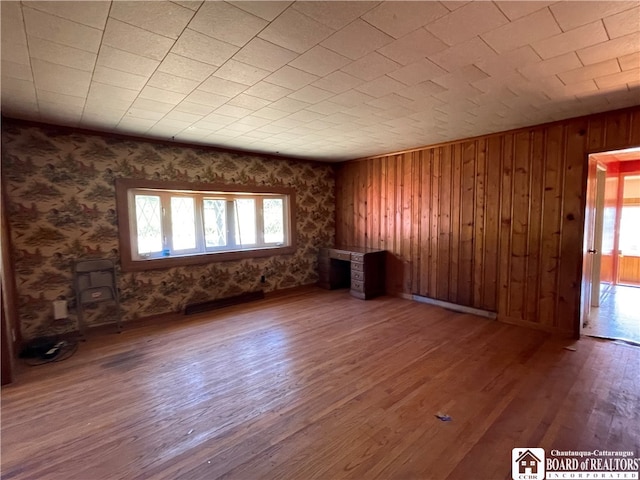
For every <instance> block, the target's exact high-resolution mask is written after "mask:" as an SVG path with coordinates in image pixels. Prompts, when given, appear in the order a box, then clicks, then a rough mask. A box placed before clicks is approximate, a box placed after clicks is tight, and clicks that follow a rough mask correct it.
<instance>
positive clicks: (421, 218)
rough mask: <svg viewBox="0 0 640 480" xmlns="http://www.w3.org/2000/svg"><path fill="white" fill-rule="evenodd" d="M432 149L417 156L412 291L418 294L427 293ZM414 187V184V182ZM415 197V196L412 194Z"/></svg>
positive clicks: (429, 258)
mask: <svg viewBox="0 0 640 480" xmlns="http://www.w3.org/2000/svg"><path fill="white" fill-rule="evenodd" d="M432 155H433V151H432V150H426V151H425V150H423V151H420V153H419V157H418V164H417V166H418V170H419V180H418V187H419V194H418V195H417V198H418V199H419V201H418V203H417V205H416V204H415V203H414V209H415V210H414V218H418V225H419V237H418V242H417V245H418V248H419V257H418V269H417V271H418V284H417V285H414V291H413V292H412V293H417V294H419V295H427V294H428V293H427V292H428V291H429V277H430V272H429V265H430V262H431V195H432V192H431V161H430V157H431V156H432ZM414 188H416V185H415V184H414ZM414 198H416V196H414Z"/></svg>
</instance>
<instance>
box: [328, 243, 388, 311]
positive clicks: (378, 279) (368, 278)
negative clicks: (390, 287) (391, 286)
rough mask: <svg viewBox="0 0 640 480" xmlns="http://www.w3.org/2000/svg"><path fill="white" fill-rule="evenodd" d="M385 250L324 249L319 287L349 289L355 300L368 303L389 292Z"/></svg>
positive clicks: (357, 248) (356, 248)
mask: <svg viewBox="0 0 640 480" xmlns="http://www.w3.org/2000/svg"><path fill="white" fill-rule="evenodd" d="M385 256H386V252H385V250H371V249H367V248H359V247H343V248H321V249H320V251H319V252H318V276H319V279H318V286H320V287H322V288H327V289H330V290H333V289H337V288H349V293H351V295H353V296H354V297H357V298H361V299H363V300H368V299H369V298H374V297H377V296H380V295H384V293H385V275H384V266H385Z"/></svg>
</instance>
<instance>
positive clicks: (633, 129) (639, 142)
mask: <svg viewBox="0 0 640 480" xmlns="http://www.w3.org/2000/svg"><path fill="white" fill-rule="evenodd" d="M629 117H630V120H629V122H630V125H629V142H628V145H627V146H633V147H640V111H639V110H636V111H634V112H630V113H629Z"/></svg>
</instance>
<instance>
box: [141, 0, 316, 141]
mask: <svg viewBox="0 0 640 480" xmlns="http://www.w3.org/2000/svg"><path fill="white" fill-rule="evenodd" d="M202 5H204V2H203V3H201V4H200V5H199V6H198V9H197V10H196V11H194V12H193V15H192V16H191V19H190V20H189V22H188V23H187V24H186V25H185V27H184V28H183V29H182V32H181V33H180V35H179V36H178V39H179V38H180V36H182V34H183V33H184V32H185V30H187V29H188V28H189V25H190V24H191V22H192V21H193V19H194V18H195V16H196V14H197V13H198V12H199V11H200V9H201V8H202ZM230 6H231V7H233V8H236V9H238V10H241V11H242V12H244V13H247V14H249V15H251V16H253V17H256V18H260V17H257V16H256V15H254V14H252V13H250V12H246V11H244V10H242V9H240V8H238V7H236V6H235V5H231V4H230ZM183 8H184V7H183ZM289 8H291V5H289V6H288V7H287V8H285V9H284V10H283V11H282V12H280V13H279V14H278V15H277V16H276V17H275V18H274V19H273V20H272V21H271V22H268V23H267V24H266V25H265V26H264V27H263V28H262V29H261V30H260V31H259V32H257V33H256V34H255V35H254V36H253V37H252V38H256V37H258V36H259V34H260V33H261V32H262V31H264V30H265V29H266V28H267V27H269V25H271V23H272V22H274V21H275V20H276V19H277V18H278V17H280V16H281V15H282V14H283V13H284V12H285V11H287V10H288V9H289ZM305 16H306V15H305ZM191 30H194V29H191ZM194 31H196V32H198V33H200V34H201V35H204V36H206V37H209V38H213V39H214V40H217V41H220V42H222V43H227V42H224V41H223V40H220V39H219V38H216V37H211V36H209V35H207V34H205V33H202V32H199V31H198V30H194ZM262 40H264V39H262ZM177 41H178V40H177V39H176V40H175V41H174V46H175V43H176V42H177ZM250 41H251V39H250V40H249V41H247V42H246V43H245V44H244V45H242V46H241V47H238V51H237V52H236V53H234V54H233V55H232V56H231V57H229V58H228V59H227V60H226V61H225V62H223V63H222V65H219V66H217V67H216V69H215V70H214V71H213V72H212V73H211V75H209V76H208V77H206V78H205V79H204V80H202V81H201V82H200V83H199V84H198V85H196V86H195V87H194V88H193V89H192V90H191V91H190V92H189V93H187V94H186V96H185V98H186V97H187V96H189V95H191V94H192V93H193V92H194V91H196V90H197V89H198V88H200V86H201V85H202V84H203V83H204V82H206V81H207V80H209V79H210V78H212V77H215V73H216V72H217V71H218V70H220V69H221V68H222V67H223V66H224V65H226V64H227V63H228V62H229V60H234V61H235V62H238V63H242V64H243V65H247V66H249V67H253V68H259V67H256V66H255V65H250V64H248V63H245V62H241V61H239V60H235V59H234V57H235V56H236V55H237V54H238V53H239V52H240V51H241V50H242V49H243V48H244V47H245V46H246V45H247V44H248V43H249V42H250ZM264 41H265V42H267V43H269V44H271V45H275V44H273V43H272V42H269V41H267V40H264ZM229 45H231V44H229ZM233 46H234V47H235V46H236V45H233ZM169 53H171V49H170V50H169V51H168V52H167V54H166V55H165V56H164V58H163V59H162V60H161V61H160V64H159V65H158V67H156V70H154V72H153V73H152V74H151V76H149V79H147V82H146V83H145V84H144V85H143V87H142V88H141V89H140V93H141V92H142V90H144V88H145V87H146V86H148V83H149V80H150V79H151V77H152V76H153V75H155V73H156V72H157V71H158V68H160V65H162V62H163V61H164V59H166V58H167V55H168V54H169ZM173 54H174V55H178V54H176V53H173ZM178 56H181V57H183V58H189V57H184V56H182V55H178ZM296 58H298V57H296ZM189 60H193V59H189ZM196 61H198V60H196ZM199 63H203V62H199ZM212 66H214V67H215V65H212ZM176 76H178V75H176ZM180 78H182V77H180ZM216 78H222V77H216ZM223 80H224V79H223ZM254 85H255V83H254ZM252 86H253V85H247V86H246V88H245V89H244V90H242V91H241V92H239V93H238V94H236V95H235V96H233V97H230V98H229V100H227V101H226V102H225V103H223V104H222V105H220V106H219V107H216V109H215V110H214V111H213V112H212V113H215V112H216V111H217V110H218V109H219V108H220V107H222V106H224V105H227V104H228V103H229V101H231V100H233V99H234V98H235V97H236V96H238V95H240V94H241V93H244V92H245V91H246V90H247V89H249V88H251V87H252ZM156 88H157V87H156ZM214 94H215V93H214ZM216 95H218V94H216ZM246 95H248V94H246ZM223 96H226V95H223ZM249 96H252V95H249ZM139 97H140V96H139V95H138V97H136V100H137V99H138V98H139ZM254 98H259V97H254ZM183 101H184V100H183ZM134 102H135V100H134ZM180 103H181V102H179V103H178V104H176V105H174V107H173V108H172V109H171V110H170V111H168V112H167V113H166V114H165V115H164V116H163V117H162V118H160V119H159V120H158V121H157V122H156V124H157V123H158V122H161V121H162V120H164V119H165V118H166V116H167V115H169V114H170V113H172V112H173V111H175V109H176V107H177V106H178V105H179V104H180ZM132 104H133V103H132ZM219 115H223V114H219ZM205 116H206V115H205ZM225 116H228V115H225ZM203 118H204V117H203ZM230 118H235V117H230ZM237 120H239V119H236V121H237ZM194 123H197V122H194ZM233 123H235V121H234V122H233ZM270 123H272V122H270ZM153 126H155V124H154V125H153ZM153 126H151V127H150V128H149V129H148V130H150V129H151V128H153ZM191 126H193V123H192V124H191ZM191 126H190V127H191ZM190 127H185V128H184V129H183V130H180V131H179V132H178V133H176V135H180V134H181V133H182V132H184V131H186V130H187V129H188V128H190ZM222 128H225V127H224V126H223V127H221V128H220V129H222ZM220 129H218V130H220ZM148 130H147V131H148ZM254 130H255V129H254ZM215 131H217V130H215Z"/></svg>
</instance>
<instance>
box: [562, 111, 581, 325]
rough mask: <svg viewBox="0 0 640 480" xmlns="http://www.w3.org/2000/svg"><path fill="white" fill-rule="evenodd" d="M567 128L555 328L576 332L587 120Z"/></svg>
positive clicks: (569, 125) (575, 122) (577, 121)
mask: <svg viewBox="0 0 640 480" xmlns="http://www.w3.org/2000/svg"><path fill="white" fill-rule="evenodd" d="M566 130H567V131H566V138H565V145H566V150H565V158H566V163H565V169H564V171H565V175H564V185H563V189H562V192H563V208H562V212H563V219H562V236H561V253H560V270H559V278H558V295H559V298H558V300H559V302H558V312H557V321H558V323H557V328H558V329H560V330H561V331H565V332H568V331H576V330H575V328H576V327H577V325H574V323H575V320H574V319H576V316H575V313H576V312H579V311H580V279H581V278H582V240H583V222H582V221H581V219H582V218H583V213H584V194H583V191H584V187H585V185H586V161H587V160H586V132H587V122H586V121H585V120H575V121H573V122H570V123H569V124H568V125H567V126H566ZM578 331H579V330H578Z"/></svg>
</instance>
